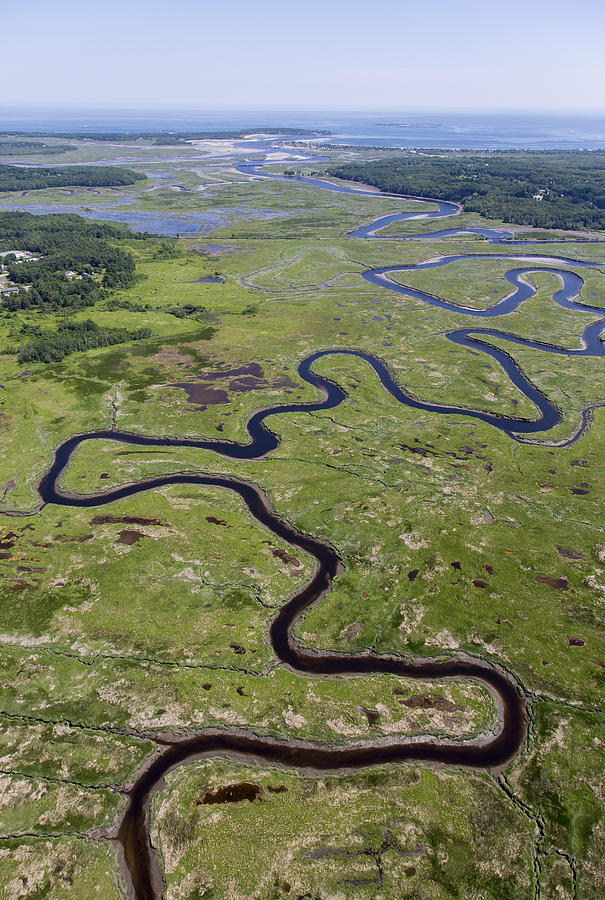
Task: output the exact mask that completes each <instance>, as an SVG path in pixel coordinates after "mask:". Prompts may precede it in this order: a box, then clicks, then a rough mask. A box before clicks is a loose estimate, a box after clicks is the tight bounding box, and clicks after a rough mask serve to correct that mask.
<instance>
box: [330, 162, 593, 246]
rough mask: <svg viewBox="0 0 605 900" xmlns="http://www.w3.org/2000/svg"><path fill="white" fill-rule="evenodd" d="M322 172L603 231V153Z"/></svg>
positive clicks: (512, 216)
mask: <svg viewBox="0 0 605 900" xmlns="http://www.w3.org/2000/svg"><path fill="white" fill-rule="evenodd" d="M328 174H329V175H332V176H334V177H336V178H344V179H347V180H348V181H360V182H363V183H364V184H371V185H374V186H375V187H378V188H380V189H381V190H383V191H387V192H388V193H393V194H411V195H414V196H420V197H437V198H439V199H442V200H453V201H455V202H458V203H461V204H462V206H463V208H464V210H465V211H466V212H476V213H480V214H481V215H482V216H486V217H487V218H491V219H500V220H502V221H504V222H514V223H518V224H520V225H533V226H535V227H538V228H560V229H574V230H602V229H605V151H586V152H585V151H565V152H563V151H556V152H552V151H551V152H535V153H529V152H528V153H483V154H479V153H477V154H473V153H452V152H448V151H424V152H423V153H422V154H420V153H406V154H403V155H399V156H392V157H386V158H385V159H380V160H374V161H372V162H367V163H361V164H359V163H345V164H343V165H338V166H332V167H331V168H330V169H328Z"/></svg>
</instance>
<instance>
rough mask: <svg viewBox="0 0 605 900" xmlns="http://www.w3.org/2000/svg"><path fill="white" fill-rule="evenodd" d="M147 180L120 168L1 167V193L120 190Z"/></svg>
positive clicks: (138, 174) (139, 174)
mask: <svg viewBox="0 0 605 900" xmlns="http://www.w3.org/2000/svg"><path fill="white" fill-rule="evenodd" d="M146 177H147V176H146V175H143V174H142V173H141V172H133V171H131V170H130V169H124V168H121V167H120V166H61V167H60V168H48V167H38V166H36V167H33V166H27V167H24V166H1V165H0V191H37V190H42V189H44V188H56V187H122V186H124V185H128V184H134V183H135V182H136V181H141V180H143V179H145V178H146Z"/></svg>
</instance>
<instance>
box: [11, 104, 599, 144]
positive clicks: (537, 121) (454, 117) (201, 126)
mask: <svg viewBox="0 0 605 900" xmlns="http://www.w3.org/2000/svg"><path fill="white" fill-rule="evenodd" d="M278 126H279V127H288V128H313V129H322V130H327V131H330V132H332V134H331V135H330V136H329V137H324V138H314V139H313V141H314V142H318V141H321V140H323V141H326V142H328V143H332V144H355V145H360V146H381V147H393V148H397V147H402V148H403V147H426V148H436V147H443V148H468V149H482V148H485V149H488V148H489V149H536V150H538V149H588V150H595V149H599V148H605V113H601V114H596V113H595V114H594V115H589V114H583V115H573V114H570V113H548V114H546V113H544V114H528V113H492V114H488V113H464V112H460V113H456V112H451V111H448V112H430V113H429V112H426V113H419V112H401V113H393V112H388V113H384V112H382V113H381V112H376V113H368V112H364V113H361V112H360V113H351V112H347V113H343V112H325V111H321V112H312V111H304V112H302V111H298V112H297V111H293V110H270V111H268V110H240V111H234V110H229V111H225V112H216V111H214V112H204V111H195V110H158V111H150V110H98V109H97V110H82V109H80V110H76V109H72V110H60V109H57V110H48V109H46V110H44V109H38V110H36V109H19V110H16V109H12V110H11V109H2V108H0V131H1V130H19V131H65V132H69V131H73V132H82V131H193V130H200V131H207V130H208V131H209V130H236V129H242V128H261V127H278Z"/></svg>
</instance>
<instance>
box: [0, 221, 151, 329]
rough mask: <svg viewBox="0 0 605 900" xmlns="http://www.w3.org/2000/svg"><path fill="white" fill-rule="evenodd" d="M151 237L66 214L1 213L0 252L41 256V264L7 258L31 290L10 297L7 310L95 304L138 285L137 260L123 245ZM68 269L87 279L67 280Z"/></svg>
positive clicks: (12, 274)
mask: <svg viewBox="0 0 605 900" xmlns="http://www.w3.org/2000/svg"><path fill="white" fill-rule="evenodd" d="M149 237H150V236H149V235H147V234H143V233H131V232H129V231H127V230H126V229H124V228H121V227H119V226H117V225H109V224H105V223H96V222H88V221H86V220H84V219H82V218H80V217H79V216H75V215H70V214H65V213H59V214H56V215H52V214H51V215H45V216H36V215H33V214H32V213H25V212H10V213H0V252H2V251H4V252H6V251H10V250H29V251H30V252H32V253H35V254H40V258H39V259H37V260H35V261H34V260H22V261H18V260H16V259H15V258H14V257H13V256H12V255H8V256H6V257H5V258H4V263H5V265H6V268H7V272H8V277H9V278H10V280H11V281H12V282H13V283H14V284H20V285H30V287H29V289H28V290H27V291H25V290H21V291H19V293H18V294H12V295H11V296H9V297H6V298H4V299H3V301H2V310H7V311H14V310H18V309H37V310H40V311H45V312H51V311H54V310H59V309H82V308H84V307H87V306H92V305H93V304H95V303H96V302H97V301H98V300H102V299H104V298H105V297H106V296H107V295H108V289H112V288H125V287H130V286H131V285H132V284H134V282H135V262H134V258H133V256H132V254H131V253H130V252H129V251H128V249H125V248H124V247H120V246H119V244H120V243H122V242H125V241H133V240H148V239H149ZM68 271H71V272H73V273H74V274H75V275H76V276H78V275H80V276H82V277H81V278H77V277H74V276H73V275H72V276H67V275H66V272H68Z"/></svg>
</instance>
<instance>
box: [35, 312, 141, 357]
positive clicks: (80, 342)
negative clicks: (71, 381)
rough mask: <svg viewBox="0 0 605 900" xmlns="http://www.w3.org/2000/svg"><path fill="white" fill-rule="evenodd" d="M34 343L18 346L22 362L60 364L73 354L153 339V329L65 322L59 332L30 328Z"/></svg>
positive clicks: (90, 321)
mask: <svg viewBox="0 0 605 900" xmlns="http://www.w3.org/2000/svg"><path fill="white" fill-rule="evenodd" d="M29 332H30V334H33V335H34V337H33V340H32V341H29V342H28V343H27V344H24V345H23V346H22V347H19V350H18V355H17V360H18V362H19V363H32V362H44V363H50V362H60V361H61V360H62V359H64V358H65V357H66V356H69V354H70V353H77V352H78V351H81V350H93V349H96V348H97V347H109V346H111V345H112V344H123V343H124V342H125V341H142V340H145V339H146V338H149V337H151V329H150V328H137V329H136V330H134V331H129V330H128V329H126V328H104V327H102V326H101V325H97V324H96V323H95V322H93V321H92V320H91V319H86V320H85V321H83V322H69V321H68V322H64V323H62V324H61V325H59V327H58V328H56V329H47V330H43V329H41V328H38V329H36V328H35V327H34V328H30V329H29Z"/></svg>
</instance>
